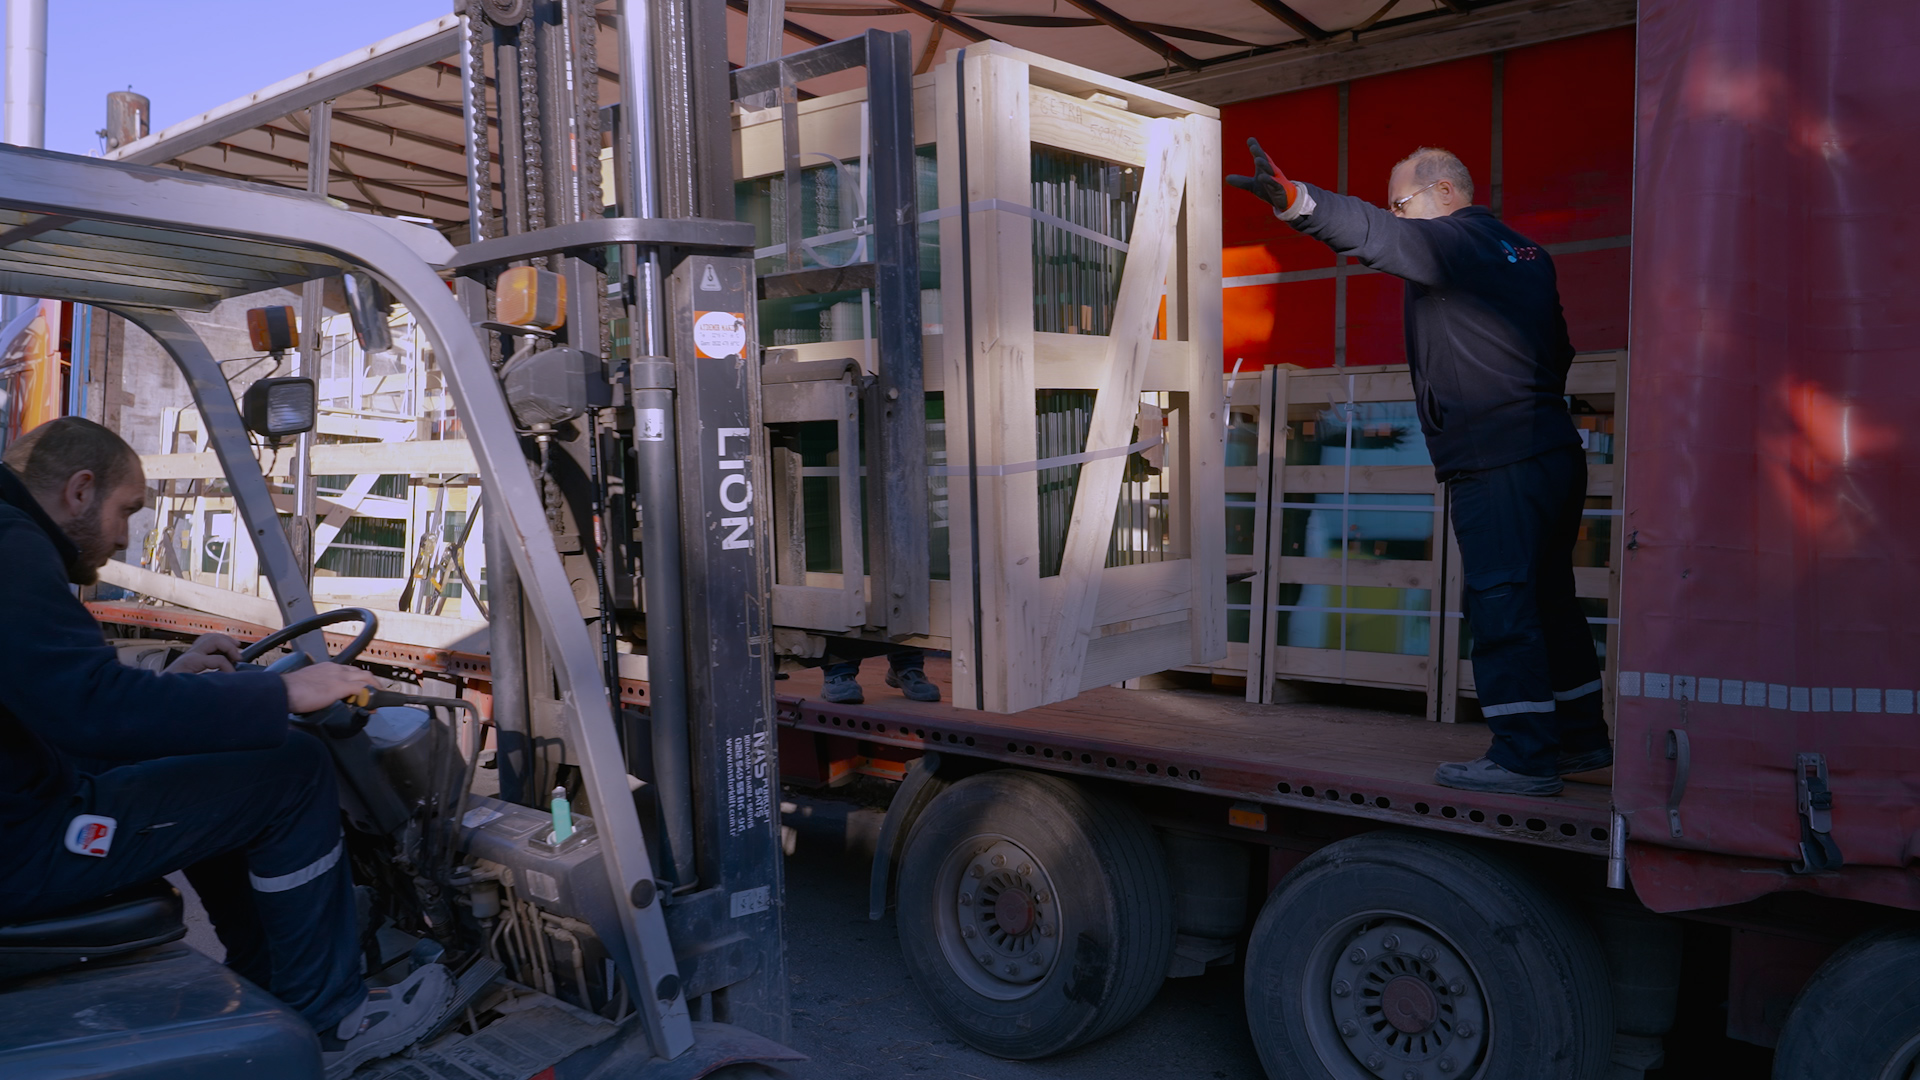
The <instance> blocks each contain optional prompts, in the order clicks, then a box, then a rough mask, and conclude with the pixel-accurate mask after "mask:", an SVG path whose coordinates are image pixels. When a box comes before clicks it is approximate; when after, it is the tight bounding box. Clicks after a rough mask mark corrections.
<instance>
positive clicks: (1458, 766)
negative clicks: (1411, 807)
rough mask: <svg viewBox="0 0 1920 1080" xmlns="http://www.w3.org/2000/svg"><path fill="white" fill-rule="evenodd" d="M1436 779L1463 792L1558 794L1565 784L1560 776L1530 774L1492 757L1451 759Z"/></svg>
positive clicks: (1435, 772)
mask: <svg viewBox="0 0 1920 1080" xmlns="http://www.w3.org/2000/svg"><path fill="white" fill-rule="evenodd" d="M1433 782H1434V783H1436V784H1439V785H1440V786H1441V787H1450V788H1459V789H1460V790H1461V791H1491V792H1497V793H1499V794H1502V795H1558V794H1560V789H1561V787H1563V786H1564V785H1562V784H1561V783H1560V778H1559V777H1558V776H1528V775H1526V774H1525V773H1517V772H1514V771H1513V770H1512V769H1509V768H1507V767H1505V766H1503V765H1500V764H1498V763H1497V762H1495V761H1494V760H1493V759H1492V758H1480V759H1478V760H1476V761H1449V762H1447V763H1446V764H1445V765H1442V766H1440V767H1439V768H1438V769H1436V770H1434V773H1433Z"/></svg>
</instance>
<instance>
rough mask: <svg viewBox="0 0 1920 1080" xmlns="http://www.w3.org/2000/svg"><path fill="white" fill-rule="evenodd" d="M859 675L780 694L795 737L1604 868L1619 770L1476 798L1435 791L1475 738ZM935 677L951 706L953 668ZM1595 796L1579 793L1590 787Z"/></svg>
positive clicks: (1212, 706) (1201, 706)
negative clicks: (1030, 698)
mask: <svg viewBox="0 0 1920 1080" xmlns="http://www.w3.org/2000/svg"><path fill="white" fill-rule="evenodd" d="M885 672H886V666H885V664H884V663H879V662H875V663H869V664H867V665H865V667H864V668H863V670H862V671H861V675H860V683H861V687H862V689H863V690H864V691H865V696H866V699H867V701H866V704H864V705H835V704H832V703H830V702H827V701H825V700H824V699H822V698H821V696H820V687H821V674H820V672H819V671H818V670H807V671H801V672H795V673H793V674H792V675H791V677H789V678H787V679H784V680H782V681H781V682H779V683H778V684H777V691H776V692H777V693H778V695H779V698H780V708H779V718H780V723H781V724H782V725H783V726H785V727H786V728H788V729H789V730H791V731H794V732H811V733H815V734H819V735H823V736H828V737H840V738H851V739H853V740H856V741H858V742H865V743H870V744H879V745H884V746H888V747H898V748H905V749H909V750H912V749H929V750H930V749H936V748H938V749H941V750H945V751H949V752H954V753H959V754H961V755H964V756H969V757H979V758H989V759H994V760H999V761H1005V762H1008V763H1017V764H1020V765H1023V766H1027V767H1030V768H1039V769H1046V770H1050V771H1054V772H1060V773H1067V774H1073V775H1079V776H1097V777H1102V778H1106V779H1113V780H1122V781H1126V782H1130V783H1135V784H1141V783H1144V784H1148V785H1153V786H1165V787H1169V788H1179V789H1184V790H1187V791H1193V792H1201V793H1205V794H1210V795H1216V796H1220V797H1223V798H1228V799H1232V800H1235V801H1245V802H1252V803H1258V804H1260V805H1262V806H1267V807H1289V806H1292V807H1299V808H1302V809H1313V810H1318V811H1321V812H1323V813H1330V814H1343V815H1347V816H1352V817H1363V818H1370V819H1373V820H1376V821H1389V822H1395V823H1401V824H1406V825H1410V826H1417V827H1420V828H1426V829H1439V830H1442V831H1446V832H1457V833H1466V834H1470V835H1481V836H1491V837H1498V838H1500V839H1504V840H1514V841H1519V842H1522V843H1529V844H1537V845H1542V846H1547V847H1555V848H1561V849H1565V850H1576V851H1583V852H1589V853H1592V854H1599V855H1604V854H1606V852H1607V846H1608V845H1607V841H1608V832H1607V830H1608V829H1609V827H1610V821H1611V803H1610V799H1609V790H1610V788H1609V784H1610V781H1611V776H1610V770H1602V771H1599V772H1594V773H1586V774H1582V775H1581V777H1580V779H1579V780H1570V781H1569V782H1568V783H1567V786H1566V790H1565V791H1564V793H1562V794H1561V795H1559V796H1556V797H1553V798H1532V797H1524V796H1513V795H1482V794H1476V793H1472V792H1465V791H1454V790H1451V789H1449V788H1443V787H1440V786H1439V785H1437V784H1435V783H1434V782H1433V770H1434V766H1435V765H1437V764H1439V763H1440V762H1442V761H1462V760H1469V759H1472V758H1475V757H1478V756H1480V755H1481V754H1482V753H1484V752H1485V751H1486V747H1487V731H1486V728H1485V727H1484V726H1482V725H1479V724H1437V723H1433V722H1430V721H1428V720H1425V719H1423V718H1419V717H1415V716H1410V715H1405V714H1400V713H1393V712H1387V711H1383V710H1375V709H1365V708H1356V707H1351V706H1343V705H1327V704H1288V705H1259V704H1253V703H1249V702H1247V701H1244V700H1241V699H1239V698H1237V697H1233V696H1230V695H1227V694H1223V693H1215V692H1210V691H1204V690H1121V689H1114V688H1111V687H1097V688H1094V689H1091V690H1086V691H1084V692H1082V693H1081V694H1080V695H1079V696H1078V697H1075V698H1072V699H1070V700H1068V701H1062V702H1058V703H1055V704H1052V705H1043V706H1041V707H1039V708H1037V709H1029V710H1027V711H1025V712H1020V713H1013V714H1007V715H1002V714H997V713H985V712H976V711H973V710H968V709H956V708H954V707H953V706H951V705H949V704H947V703H946V701H945V700H943V701H940V702H918V701H909V700H907V699H906V698H905V697H903V696H902V695H901V694H900V692H899V691H898V690H894V689H892V688H890V687H888V686H886V685H885V683H884V681H883V679H884V677H885ZM927 676H928V678H930V679H932V680H933V681H934V682H935V683H938V684H939V685H940V687H941V692H942V694H943V695H945V696H946V698H948V699H950V698H951V696H952V677H951V672H950V671H949V667H948V663H947V661H945V660H941V659H933V658H930V659H929V660H928V662H927ZM1582 781H1585V782H1582Z"/></svg>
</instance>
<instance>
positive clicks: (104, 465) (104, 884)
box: [0, 417, 452, 1077]
mask: <svg viewBox="0 0 1920 1080" xmlns="http://www.w3.org/2000/svg"><path fill="white" fill-rule="evenodd" d="M145 500H146V476H145V474H144V473H143V472H142V470H141V467H140V459H139V457H138V456H137V455H136V454H135V453H134V452H133V449H132V448H131V447H129V446H128V445H127V444H126V443H125V442H123V441H121V439H120V437H119V436H117V435H115V434H114V433H113V432H112V431H109V430H108V429H106V428H104V427H102V426H100V425H99V424H95V423H93V422H91V421H88V420H83V419H80V418H78V417H64V418H61V419H58V420H53V421H50V422H48V423H46V424H43V425H41V426H40V427H38V428H35V429H34V430H33V431H30V432H28V433H27V434H26V435H24V436H23V437H21V438H20V439H19V440H18V441H16V442H15V443H14V445H13V446H12V447H10V448H9V449H8V451H7V453H6V455H5V459H4V464H0V566H4V567H5V568H6V569H5V571H4V573H0V613H4V615H5V619H4V622H0V923H8V922H17V921H19V920H22V919H26V918H32V917H37V916H42V915H45V914H47V913H50V912H54V911H57V910H59V909H61V908H65V907H68V906H71V905H74V904H78V903H82V902H85V901H89V900H92V899H95V898H97V897H100V896H104V895H106V894H108V893H111V892H113V891H115V890H118V889H123V888H127V887H129V886H133V885H137V884H140V883H143V882H146V881H151V880H153V879H155V878H158V877H161V876H163V875H166V874H169V873H172V872H174V871H176V870H182V869H184V870H185V871H186V873H187V877H188V879H189V880H190V881H191V882H192V883H193V887H194V890H195V891H196V892H197V893H199V895H200V899H201V901H202V903H203V904H204V905H205V906H206V909H207V912H208V914H209V915H211V916H212V918H213V922H214V926H215V929H216V930H217V932H218V933H219V936H220V941H221V943H222V944H223V945H225V946H226V950H227V965H228V966H229V967H231V968H232V969H233V970H234V971H236V972H237V973H239V974H241V975H243V976H245V977H246V978H248V979H250V980H252V981H253V982H255V983H257V984H258V985H260V986H262V987H264V988H266V989H268V990H270V991H271V992H272V993H273V994H274V995H275V996H277V997H279V998H280V999H281V1000H282V1001H285V1002H286V1003H287V1004H288V1005H290V1006H291V1007H293V1008H294V1009H296V1010H298V1011H299V1012H300V1014H301V1015H302V1016H304V1017H305V1018H306V1019H307V1021H308V1022H310V1023H311V1024H312V1025H313V1027H314V1029H315V1030H316V1032H318V1034H319V1037H320V1045H321V1050H322V1054H323V1058H324V1061H325V1067H326V1072H327V1076H329V1077H334V1076H344V1075H345V1074H346V1073H348V1072H351V1071H352V1070H353V1069H354V1068H355V1067H356V1066H358V1065H359V1064H360V1063H361V1062H363V1061H368V1060H371V1059H373V1058H376V1057H382V1056H385V1055H388V1054H393V1053H396V1052H398V1051H400V1050H402V1049H405V1048H406V1047H407V1046H409V1045H411V1044H412V1043H413V1042H414V1041H415V1040H417V1039H419V1038H420V1037H421V1036H423V1035H424V1034H426V1033H427V1031H428V1030H430V1029H431V1027H432V1026H433V1024H434V1023H435V1021H437V1020H438V1019H439V1016H440V1012H441V1010H442V1009H443V1007H444V1006H445V1004H446V1002H447V1001H448V999H449V998H450V997H451V994H452V987H451V985H450V982H449V980H448V977H447V973H446V971H445V969H444V968H441V967H440V966H438V965H429V966H427V967H423V968H422V969H421V970H420V971H418V972H416V973H414V974H413V975H412V976H409V978H408V979H407V980H406V981H405V982H403V983H400V984H398V985H396V986H393V987H390V988H385V989H377V990H371V991H370V990H369V989H368V988H367V986H366V985H365V984H364V983H363V982H362V980H361V977H360V970H359V969H360V949H359V946H358V940H357V939H358V931H357V928H356V915H355V907H354V897H353V881H352V878H351V876H350V874H349V866H348V861H347V860H346V859H344V858H343V857H342V854H343V846H342V836H341V831H340V810H339V803H338V801H337V797H336V795H335V789H334V774H333V763H332V759H331V757H330V756H329V754H328V752H327V749H326V747H325V746H323V745H322V744H321V742H320V740H319V739H318V738H316V737H314V736H313V735H310V734H307V733H305V732H302V731H297V730H292V729H291V728H290V727H289V725H288V713H289V712H292V713H306V712H312V711H315V710H317V709H322V708H325V707H326V706H328V705H331V704H332V703H334V702H336V701H339V700H341V699H342V698H345V697H347V696H348V695H350V694H353V693H355V692H357V691H359V690H361V689H362V688H365V687H367V686H369V685H370V684H371V683H372V680H371V679H370V678H369V677H368V676H367V674H366V673H365V672H363V671H361V670H359V669H357V668H352V667H347V666H343V665H339V664H316V665H313V666H310V667H307V668H304V669H302V670H299V671H294V672H290V673H287V674H285V675H280V674H274V673H271V672H264V671H235V670H234V668H233V662H234V661H235V660H237V659H239V649H238V646H237V645H236V644H235V643H234V641H233V639H232V638H229V637H226V636H225V635H222V634H208V635H206V636H205V637H202V638H201V639H200V640H198V641H196V642H195V643H194V644H193V647H192V648H191V649H190V650H189V651H188V652H187V654H186V655H185V656H183V657H181V658H180V659H179V660H177V661H175V662H174V663H173V665H172V666H171V667H169V668H168V669H167V670H166V671H165V672H161V673H157V674H156V673H154V672H151V671H143V670H138V669H135V668H132V667H127V666H123V665H122V664H120V663H119V659H118V654H117V653H116V651H115V650H114V648H113V647H112V646H111V645H108V644H107V642H106V640H105V638H104V636H103V635H102V634H101V631H100V627H99V624H98V623H96V622H94V620H93V617H92V616H91V615H89V614H88V612H87V609H86V607H85V606H84V605H82V604H81V602H80V601H79V600H78V599H77V598H76V597H75V596H74V594H73V592H72V591H70V590H69V588H68V584H69V583H73V584H81V585H85V584H91V583H93V582H94V581H95V580H97V574H98V571H99V569H100V568H101V567H102V566H104V565H106V563H107V561H108V559H110V558H111V557H112V556H113V553H114V552H115V551H117V550H119V549H121V548H124V547H126V545H127V522H128V519H129V518H131V517H132V516H133V515H134V514H135V513H136V512H137V511H139V509H140V508H141V506H142V505H143V504H144V502H145Z"/></svg>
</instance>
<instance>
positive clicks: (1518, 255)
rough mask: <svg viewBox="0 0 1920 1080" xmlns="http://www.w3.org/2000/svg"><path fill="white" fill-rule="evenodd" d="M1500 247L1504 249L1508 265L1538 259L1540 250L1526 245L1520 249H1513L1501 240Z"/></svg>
mask: <svg viewBox="0 0 1920 1080" xmlns="http://www.w3.org/2000/svg"><path fill="white" fill-rule="evenodd" d="M1500 246H1501V247H1502V248H1505V249H1506V252H1507V261H1508V262H1510V263H1517V262H1532V261H1533V260H1535V259H1537V258H1539V257H1540V249H1539V248H1537V247H1534V246H1533V245H1532V244H1526V245H1524V246H1522V247H1514V246H1513V245H1512V244H1509V243H1507V242H1506V241H1505V240H1502V241H1500Z"/></svg>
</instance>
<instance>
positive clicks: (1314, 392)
mask: <svg viewBox="0 0 1920 1080" xmlns="http://www.w3.org/2000/svg"><path fill="white" fill-rule="evenodd" d="M1289 378H1290V381H1291V382H1292V383H1293V384H1294V385H1293V387H1292V388H1291V389H1289V390H1288V391H1287V394H1288V396H1289V397H1290V398H1292V400H1294V401H1299V402H1316V403H1318V402H1324V401H1326V400H1328V395H1332V399H1333V400H1334V401H1345V400H1347V391H1348V389H1349V388H1351V389H1352V391H1353V400H1354V401H1356V402H1361V401H1412V400H1413V376H1412V374H1411V373H1410V372H1409V371H1408V370H1407V366H1406V365H1405V364H1381V365H1378V366H1373V365H1368V366H1367V367H1365V368H1361V369H1353V368H1349V369H1347V370H1346V372H1345V373H1343V374H1333V373H1330V372H1327V371H1325V370H1321V371H1316V372H1312V373H1305V372H1303V373H1299V374H1295V375H1292V376H1290V377H1289Z"/></svg>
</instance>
